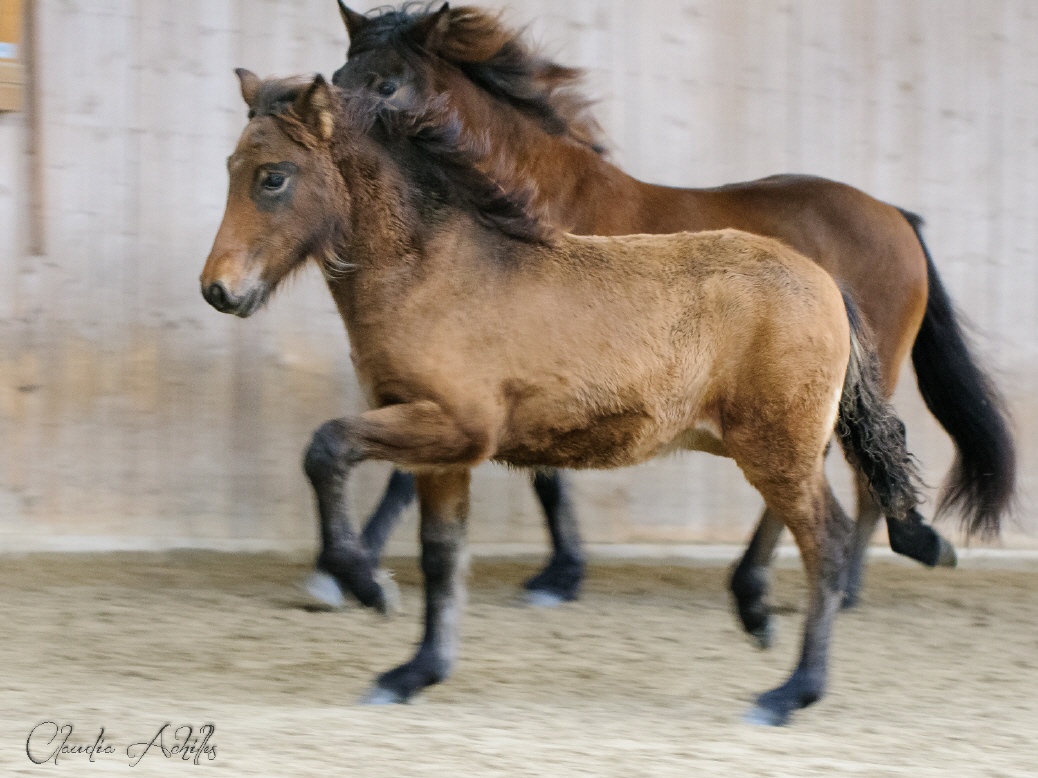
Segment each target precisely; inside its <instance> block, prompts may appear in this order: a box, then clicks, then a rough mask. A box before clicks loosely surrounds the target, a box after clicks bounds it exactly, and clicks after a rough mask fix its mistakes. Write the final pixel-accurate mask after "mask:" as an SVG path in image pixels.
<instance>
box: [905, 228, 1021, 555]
mask: <svg viewBox="0 0 1038 778" xmlns="http://www.w3.org/2000/svg"><path fill="white" fill-rule="evenodd" d="M899 210H901V209H899ZM901 214H902V215H903V216H904V217H905V218H906V219H907V220H908V223H909V224H910V225H912V229H913V230H914V231H915V234H916V237H917V238H918V239H919V245H920V246H922V249H923V253H924V254H925V255H926V270H927V277H928V282H929V299H928V301H927V303H926V314H925V315H924V317H923V324H922V327H921V328H920V329H919V334H918V335H917V336H916V339H915V344H914V345H913V346H912V365H913V367H914V368H915V375H916V381H917V382H918V384H919V392H920V394H922V396H923V401H924V402H925V403H926V407H927V408H929V409H930V413H932V414H933V415H934V418H936V419H937V421H938V422H939V423H940V425H941V426H942V427H943V428H944V430H945V432H947V433H948V435H950V436H951V439H952V440H953V441H954V443H955V449H956V459H955V465H954V466H953V468H952V472H951V474H950V476H949V478H948V482H947V484H946V485H945V489H944V493H943V495H942V496H941V499H940V501H939V503H938V506H937V513H938V514H940V513H943V512H945V511H947V510H949V509H951V508H955V507H958V508H960V509H961V510H962V513H963V519H962V526H963V529H964V530H965V531H966V533H967V534H971V535H972V534H980V535H997V534H998V531H999V527H1000V524H1001V520H1002V516H1003V515H1005V514H1006V513H1008V512H1009V511H1010V510H1011V509H1012V506H1013V502H1014V494H1015V491H1016V445H1015V443H1014V441H1013V435H1012V432H1011V431H1010V423H1009V414H1008V412H1007V409H1006V403H1005V400H1004V399H1003V398H1002V395H1001V393H1000V392H999V391H998V389H997V388H996V387H995V385H994V384H993V383H992V381H991V378H990V377H989V376H988V375H986V374H985V373H984V371H983V370H982V369H981V367H980V365H979V364H978V361H977V359H976V357H974V355H973V353H972V349H971V348H970V344H969V341H968V340H967V338H966V334H965V333H964V332H963V330H962V326H961V325H960V323H959V321H958V317H957V315H956V312H955V306H954V305H953V304H952V301H951V298H949V296H948V292H947V291H946V290H945V288H944V285H943V284H942V283H941V279H940V276H938V275H937V268H936V267H935V266H934V263H933V258H932V257H931V256H930V251H929V249H927V247H926V243H924V242H923V235H922V226H923V220H922V218H921V217H920V216H918V215H916V214H914V213H911V212H909V211H905V210H901Z"/></svg>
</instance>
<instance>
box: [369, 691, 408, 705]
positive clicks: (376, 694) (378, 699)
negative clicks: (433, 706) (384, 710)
mask: <svg viewBox="0 0 1038 778" xmlns="http://www.w3.org/2000/svg"><path fill="white" fill-rule="evenodd" d="M408 701H409V698H408V697H405V696H404V695H403V694H401V693H400V692H398V691H394V690H393V689H384V688H382V687H381V686H373V687H371V688H370V689H368V691H367V692H365V693H364V696H362V697H361V698H360V704H361V705H400V704H402V703H405V702H408Z"/></svg>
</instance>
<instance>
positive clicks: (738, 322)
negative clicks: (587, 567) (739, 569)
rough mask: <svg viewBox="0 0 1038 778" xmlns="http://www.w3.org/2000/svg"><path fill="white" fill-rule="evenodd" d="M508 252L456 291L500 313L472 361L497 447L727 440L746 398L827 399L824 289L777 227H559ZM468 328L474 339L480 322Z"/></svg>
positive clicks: (830, 341) (641, 455) (839, 366)
mask: <svg viewBox="0 0 1038 778" xmlns="http://www.w3.org/2000/svg"><path fill="white" fill-rule="evenodd" d="M512 262H513V264H512V268H511V269H510V270H508V271H507V272H504V273H499V274H496V275H495V276H494V277H493V279H492V280H488V281H487V282H485V283H484V284H481V285H480V288H479V293H478V299H473V300H472V303H471V304H472V305H473V307H474V309H475V310H473V311H472V313H473V314H475V315H479V316H480V317H481V318H484V319H488V318H494V319H496V321H497V322H498V324H497V327H499V328H500V337H499V338H497V339H495V342H496V344H497V345H496V346H495V353H496V357H499V358H495V359H494V360H493V361H492V364H486V365H483V364H479V365H478V366H474V369H478V370H480V371H482V372H484V373H485V378H486V379H487V380H486V383H485V384H484V385H486V384H490V385H492V386H494V387H496V389H497V392H496V396H497V397H499V398H500V407H499V413H500V414H501V421H502V436H501V440H500V442H499V445H498V446H497V454H496V456H495V458H496V459H499V460H502V461H506V462H509V463H511V464H515V465H542V466H543V465H553V466H563V467H614V466H618V465H626V464H634V463H636V462H641V461H645V460H647V459H650V458H652V457H653V456H656V455H658V454H660V453H662V452H664V451H666V450H668V449H672V448H678V447H680V448H697V449H705V450H710V451H713V452H714V453H727V452H726V446H725V445H724V440H723V435H722V434H721V433H720V430H722V429H724V428H725V427H726V426H730V425H731V423H732V422H733V421H735V420H736V419H737V418H741V417H742V416H743V415H747V414H749V415H752V414H753V413H754V412H755V411H753V410H752V408H756V412H759V413H764V414H765V415H766V414H767V413H768V410H769V409H770V408H772V407H773V406H774V407H779V406H783V405H788V404H790V403H793V402H797V403H801V404H804V405H805V406H807V405H811V404H812V403H814V404H818V405H820V406H826V407H827V406H829V405H833V403H834V402H835V396H836V395H838V393H839V389H840V387H841V385H842V380H843V371H844V370H845V368H846V364H847V350H848V343H849V329H848V325H847V319H846V314H845V311H844V308H843V301H842V298H841V295H840V292H839V289H838V288H837V287H836V285H835V283H834V282H833V280H832V278H831V277H830V276H829V275H828V274H827V273H825V272H824V271H823V270H821V269H820V268H819V267H818V266H817V265H816V264H814V263H813V262H811V261H810V260H808V259H806V258H804V257H803V256H801V255H800V254H798V253H796V252H795V251H793V250H792V249H790V248H788V247H786V246H784V245H782V244H781V243H778V242H777V241H774V240H770V239H767V238H762V237H759V236H755V235H749V234H747V233H743V232H739V231H736V230H722V231H717V232H706V233H679V234H675V235H663V236H660V235H632V236H621V237H610V238H604V237H583V236H573V235H562V236H560V237H558V239H557V240H556V241H555V242H554V243H553V244H551V245H550V246H530V247H527V248H526V249H525V250H524V251H523V253H522V255H521V256H513V257H512ZM485 264H486V263H485V259H484V265H485ZM480 309H482V311H480ZM454 336H456V337H459V338H462V339H464V338H465V337H466V336H465V335H464V334H463V333H461V332H458V333H455V334H454ZM468 337H470V338H472V339H473V340H471V341H470V342H471V346H472V350H473V353H478V343H477V341H478V340H479V339H480V338H481V337H483V335H482V333H479V334H477V333H470V334H469V336H468ZM497 349H502V350H503V352H502V351H497ZM481 383H482V382H481ZM834 393H835V394H834ZM828 416H829V414H828V411H826V412H823V413H821V418H827V417H828ZM832 421H833V420H832V419H829V421H828V424H829V428H828V429H827V430H825V429H820V430H819V434H820V435H821V436H822V439H824V438H826V437H828V436H829V434H831V432H832ZM823 426H824V425H823Z"/></svg>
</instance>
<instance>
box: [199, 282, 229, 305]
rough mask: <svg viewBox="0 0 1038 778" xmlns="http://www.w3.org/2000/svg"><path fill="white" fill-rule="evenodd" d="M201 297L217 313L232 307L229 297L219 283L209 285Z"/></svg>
mask: <svg viewBox="0 0 1038 778" xmlns="http://www.w3.org/2000/svg"><path fill="white" fill-rule="evenodd" d="M202 296H203V297H204V298H205V301H206V302H207V303H209V304H210V305H211V306H213V307H214V308H215V309H216V310H218V311H226V310H228V309H230V308H231V307H233V306H232V302H231V296H230V295H229V294H228V293H227V290H226V289H224V286H223V284H221V283H220V282H219V281H217V282H216V283H212V284H209V286H207V287H206V288H205V289H204V290H202Z"/></svg>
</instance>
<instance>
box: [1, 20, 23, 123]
mask: <svg viewBox="0 0 1038 778" xmlns="http://www.w3.org/2000/svg"><path fill="white" fill-rule="evenodd" d="M21 42H22V0H0V111H18V110H21V107H22V81H23V75H22V59H21Z"/></svg>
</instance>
